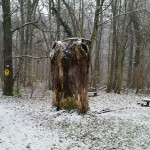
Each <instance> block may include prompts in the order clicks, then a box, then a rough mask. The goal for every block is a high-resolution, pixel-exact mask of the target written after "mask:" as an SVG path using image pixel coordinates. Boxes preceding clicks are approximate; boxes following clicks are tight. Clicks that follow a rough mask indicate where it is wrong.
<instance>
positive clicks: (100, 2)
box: [89, 0, 105, 53]
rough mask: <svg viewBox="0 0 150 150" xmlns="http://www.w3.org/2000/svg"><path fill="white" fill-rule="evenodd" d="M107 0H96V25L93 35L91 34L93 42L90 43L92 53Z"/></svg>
mask: <svg viewBox="0 0 150 150" xmlns="http://www.w3.org/2000/svg"><path fill="white" fill-rule="evenodd" d="M104 1H105V0H96V10H95V16H94V26H93V31H92V35H91V38H90V40H91V43H90V45H89V51H90V53H92V50H93V46H94V42H95V38H96V35H97V31H98V28H99V17H100V13H102V7H103V4H104Z"/></svg>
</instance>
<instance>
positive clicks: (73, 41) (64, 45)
mask: <svg viewBox="0 0 150 150" xmlns="http://www.w3.org/2000/svg"><path fill="white" fill-rule="evenodd" d="M90 43H91V41H90V40H89V39H85V38H76V37H75V38H68V39H65V40H63V41H55V42H54V44H53V46H52V51H51V53H50V57H53V55H54V53H55V51H56V47H57V48H58V47H59V48H60V50H62V51H65V50H68V49H69V48H70V47H71V46H72V44H76V45H80V44H83V45H86V46H87V47H88V46H89V44H90Z"/></svg>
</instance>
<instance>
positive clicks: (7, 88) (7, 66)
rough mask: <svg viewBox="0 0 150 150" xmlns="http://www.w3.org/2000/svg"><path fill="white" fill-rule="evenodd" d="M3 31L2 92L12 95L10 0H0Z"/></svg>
mask: <svg viewBox="0 0 150 150" xmlns="http://www.w3.org/2000/svg"><path fill="white" fill-rule="evenodd" d="M2 3H3V4H2V8H3V33H4V48H3V55H4V87H3V94H4V95H8V96H12V95H13V64H12V33H11V12H10V0H2Z"/></svg>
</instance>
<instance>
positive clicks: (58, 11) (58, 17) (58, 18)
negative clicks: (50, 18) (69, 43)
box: [57, 0, 60, 41]
mask: <svg viewBox="0 0 150 150" xmlns="http://www.w3.org/2000/svg"><path fill="white" fill-rule="evenodd" d="M59 40H60V0H58V3H57V41H59Z"/></svg>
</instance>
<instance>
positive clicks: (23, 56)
mask: <svg viewBox="0 0 150 150" xmlns="http://www.w3.org/2000/svg"><path fill="white" fill-rule="evenodd" d="M25 57H26V58H32V59H42V58H49V57H48V56H42V57H35V56H32V55H22V56H14V57H13V59H16V58H25Z"/></svg>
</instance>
